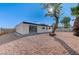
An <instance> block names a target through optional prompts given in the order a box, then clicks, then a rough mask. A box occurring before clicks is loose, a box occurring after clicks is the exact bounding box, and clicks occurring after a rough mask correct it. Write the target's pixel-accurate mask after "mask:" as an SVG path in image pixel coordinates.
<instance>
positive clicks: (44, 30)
mask: <svg viewBox="0 0 79 59" xmlns="http://www.w3.org/2000/svg"><path fill="white" fill-rule="evenodd" d="M42 27H45V29H42ZM44 32H52V28H51V29H49V28H48V29H46V26H37V33H44Z"/></svg>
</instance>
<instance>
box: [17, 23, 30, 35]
mask: <svg viewBox="0 0 79 59" xmlns="http://www.w3.org/2000/svg"><path fill="white" fill-rule="evenodd" d="M16 32H18V33H20V34H29V25H28V24H23V23H21V24H19V25H18V26H17V27H16Z"/></svg>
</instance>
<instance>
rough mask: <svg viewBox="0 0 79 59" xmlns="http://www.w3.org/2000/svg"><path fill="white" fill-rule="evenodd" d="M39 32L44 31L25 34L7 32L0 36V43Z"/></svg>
mask: <svg viewBox="0 0 79 59" xmlns="http://www.w3.org/2000/svg"><path fill="white" fill-rule="evenodd" d="M41 34H45V33H33V34H26V35H22V34H19V33H17V32H14V33H9V34H6V35H2V36H0V37H2V38H0V45H2V44H6V43H9V42H12V41H15V40H19V39H21V38H23V37H28V36H35V35H41ZM5 36H6V37H5ZM4 37H5V38H4Z"/></svg>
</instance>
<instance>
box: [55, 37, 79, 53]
mask: <svg viewBox="0 0 79 59" xmlns="http://www.w3.org/2000/svg"><path fill="white" fill-rule="evenodd" d="M54 39H55V40H56V41H58V42H59V43H60V44H61V45H62V46H63V47H64V48H65V49H66V50H67V51H68V52H69V54H71V55H79V54H78V53H77V52H76V51H74V50H73V49H72V48H71V47H69V46H68V45H67V44H66V43H65V42H64V41H62V40H61V39H59V38H57V37H54Z"/></svg>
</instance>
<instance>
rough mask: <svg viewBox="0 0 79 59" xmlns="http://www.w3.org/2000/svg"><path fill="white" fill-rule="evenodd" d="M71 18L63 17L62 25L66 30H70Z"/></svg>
mask: <svg viewBox="0 0 79 59" xmlns="http://www.w3.org/2000/svg"><path fill="white" fill-rule="evenodd" d="M70 20H71V18H70V17H67V16H65V17H63V19H62V20H61V21H60V23H61V24H62V25H63V27H64V28H70Z"/></svg>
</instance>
